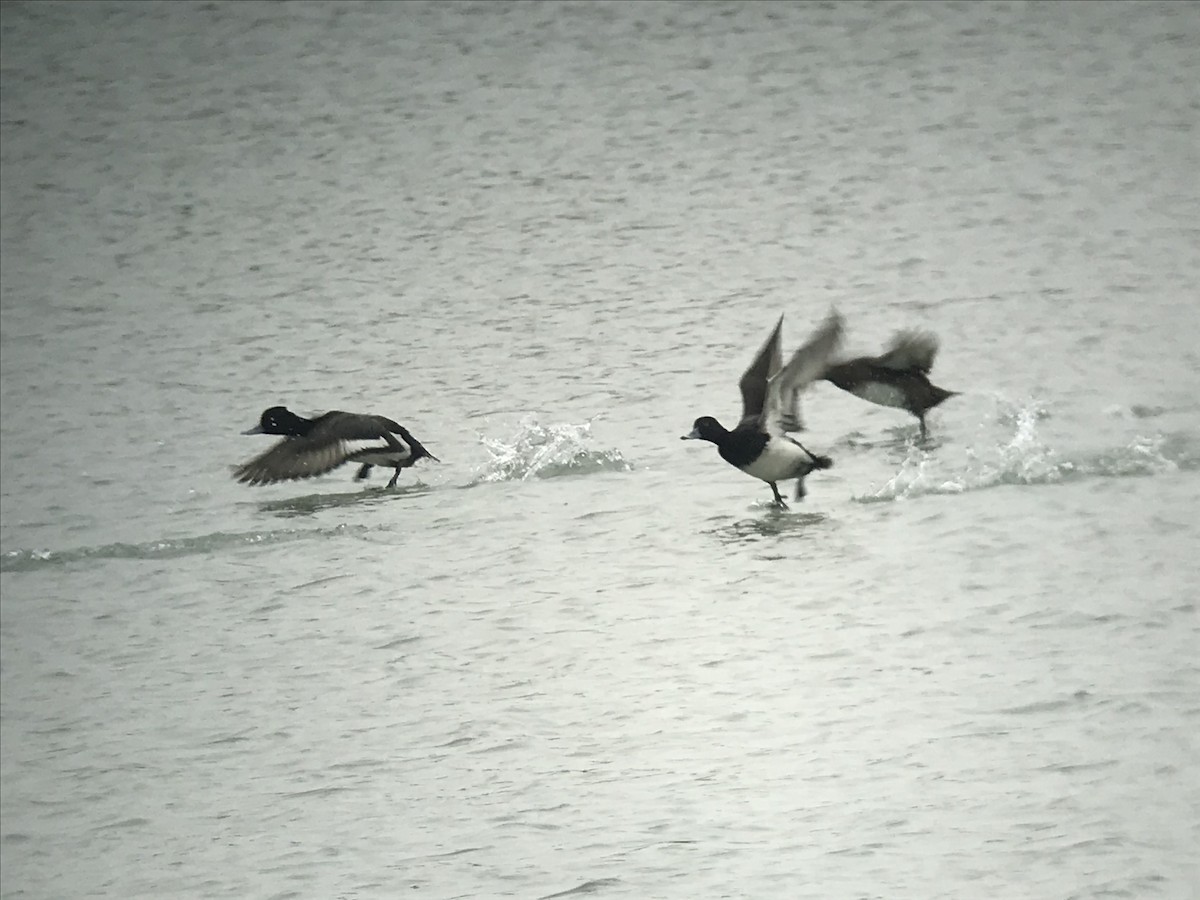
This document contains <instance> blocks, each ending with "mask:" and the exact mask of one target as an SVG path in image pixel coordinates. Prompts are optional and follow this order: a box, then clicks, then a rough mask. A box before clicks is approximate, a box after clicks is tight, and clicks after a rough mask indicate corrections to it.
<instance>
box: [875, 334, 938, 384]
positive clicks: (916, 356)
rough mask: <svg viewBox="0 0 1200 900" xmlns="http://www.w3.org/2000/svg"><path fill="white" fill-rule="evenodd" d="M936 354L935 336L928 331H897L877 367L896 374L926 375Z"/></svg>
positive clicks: (936, 343)
mask: <svg viewBox="0 0 1200 900" xmlns="http://www.w3.org/2000/svg"><path fill="white" fill-rule="evenodd" d="M937 352H938V339H937V335H935V334H933V333H932V332H929V331H918V330H916V329H909V330H907V331H899V332H897V333H896V334H895V335H894V336H893V337H892V340H891V342H890V343H889V344H888V346H887V349H886V350H885V351H884V353H883V356H880V357H879V358H878V359H876V360H875V363H876V364H877V365H880V366H883V367H884V368H885V369H894V370H896V371H897V372H913V371H916V372H920V373H921V374H923V375H928V374H929V371H930V370H931V369H932V368H933V360H934V358H935V357H936V356H937Z"/></svg>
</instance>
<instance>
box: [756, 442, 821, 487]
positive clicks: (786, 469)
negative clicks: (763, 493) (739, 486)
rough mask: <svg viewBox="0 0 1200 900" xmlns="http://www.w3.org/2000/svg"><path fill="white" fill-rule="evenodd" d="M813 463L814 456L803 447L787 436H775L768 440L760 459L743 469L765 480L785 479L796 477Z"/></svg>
mask: <svg viewBox="0 0 1200 900" xmlns="http://www.w3.org/2000/svg"><path fill="white" fill-rule="evenodd" d="M811 465H812V457H811V456H809V455H808V454H807V453H806V452H805V451H804V448H803V447H800V446H799V445H797V444H794V443H792V442H791V441H789V440H787V439H786V438H783V439H781V438H773V439H772V440H770V441H768V442H767V446H766V447H764V448H763V452H762V453H760V454H759V456H758V459H756V460H755V461H754V462H752V463H750V465H748V466H746V468H744V469H743V470H742V471H743V472H745V473H746V474H747V475H753V476H754V477H755V478H759V479H761V480H763V481H785V480H787V479H788V478H795V477H796V474H797V473H798V472H803V471H804V470H805V469H807V468H808V467H809V466H811Z"/></svg>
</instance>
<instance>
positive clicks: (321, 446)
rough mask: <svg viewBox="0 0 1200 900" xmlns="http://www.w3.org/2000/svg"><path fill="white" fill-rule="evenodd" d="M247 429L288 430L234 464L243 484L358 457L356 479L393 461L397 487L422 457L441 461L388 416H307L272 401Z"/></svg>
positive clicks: (306, 474)
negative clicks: (259, 451)
mask: <svg viewBox="0 0 1200 900" xmlns="http://www.w3.org/2000/svg"><path fill="white" fill-rule="evenodd" d="M242 434H282V435H284V438H283V440H282V441H280V442H279V443H277V444H275V445H274V446H273V447H271V449H269V450H267V451H266V452H265V453H262V454H260V455H259V456H256V457H254V459H252V460H250V461H249V462H245V463H242V465H240V466H236V467H234V470H233V477H234V478H236V479H237V480H238V481H240V482H241V483H242V484H272V483H274V482H277V481H290V480H292V479H295V478H312V477H314V476H316V475H324V474H325V473H326V472H331V471H333V470H334V469H336V468H337V467H338V466H340V465H341V464H342V463H346V462H356V463H359V464H360V465H359V469H358V472H357V474H356V475H355V476H354V479H355V480H356V481H359V480H362V479H363V478H366V477H367V476H368V475H369V474H370V472H371V467H372V466H387V467H388V468H392V469H395V470H396V472H395V474H393V475H392V480H391V481H389V482H388V483H387V486H388V487H395V486H396V479H398V478H399V477H400V470H401V469H406V468H408V467H409V466H411V465H412V464H413V463H415V462H416V461H417V460H418V459H422V458H426V457H427V458H429V459H432V460H434V461H437V462H440V460H438V458H437V457H436V456H434V455H433V454H432V453H430V452H429V451H428V450H426V449H425V448H424V447H423V446H421V442H420V441H418V440H417V439H416V438H414V437H413V436H412V435H411V434H409V433H408V429H406V428H405V427H404V426H403V425H400V424H398V423H396V422H393V421H392V420H391V419H388V418H385V417H384V416H371V415H360V414H358V413H349V412H340V411H338V410H334V411H332V412H327V413H325V414H323V415H320V416H317V417H316V418H315V419H306V418H304V417H303V416H298V415H296V414H295V413H294V412H291V411H290V410H288V409H287V408H286V407H283V406H272V407H271V408H270V409H268V410H266V411H265V412H264V413H263V414H262V417H261V418H260V419H259V422H258V424H257V425H255V426H254V427H253V428H251V429H250V430H248V431H243V432H242Z"/></svg>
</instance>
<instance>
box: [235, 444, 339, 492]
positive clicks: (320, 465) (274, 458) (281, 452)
mask: <svg viewBox="0 0 1200 900" xmlns="http://www.w3.org/2000/svg"><path fill="white" fill-rule="evenodd" d="M348 455H349V452H348V450H347V447H346V442H345V441H322V442H313V441H312V440H310V439H309V438H308V437H294V438H284V439H283V440H282V441H280V442H279V443H277V444H275V445H274V446H273V447H271V449H269V450H267V451H266V452H264V453H261V454H259V455H258V456H256V457H254V459H252V460H250V461H249V462H245V463H242V464H241V465H240V466H235V467H234V469H233V477H234V478H236V479H237V480H238V481H240V482H241V483H242V484H273V483H274V482H276V481H292V480H294V479H297V478H314V477H316V476H317V475H324V474H325V473H326V472H331V471H333V470H334V469H336V468H337V467H338V466H340V465H341V464H342V463H344V462H345V461H346V457H347V456H348Z"/></svg>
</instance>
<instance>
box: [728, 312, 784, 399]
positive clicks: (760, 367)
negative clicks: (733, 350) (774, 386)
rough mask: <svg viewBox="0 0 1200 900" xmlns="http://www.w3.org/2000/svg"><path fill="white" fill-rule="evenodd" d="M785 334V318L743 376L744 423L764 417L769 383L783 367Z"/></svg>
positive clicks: (741, 385)
mask: <svg viewBox="0 0 1200 900" xmlns="http://www.w3.org/2000/svg"><path fill="white" fill-rule="evenodd" d="M782 332H783V316H780V317H779V321H778V322H776V323H775V330H774V331H772V332H771V334H770V335H769V336H768V337H767V340H766V342H765V343H763V345H762V347H761V348H759V351H758V353H757V354H755V356H754V362H752V363H750V368H748V369H746V371H745V372H744V373H743V374H742V379H741V381H739V382H738V387H739V388H741V389H742V421H743V422H747V421H753V420H755V419H757V418H758V417H759V416H761V415H762V411H763V405H764V404H765V403H766V399H767V382H768V381H769V380H770V379H771V377H772V376H773V375H774V374H775V373H776V372H778V371H779V370H780V369H781V368H782V367H783V352H782V351H781V350H780V349H779V341H780V335H781V334H782Z"/></svg>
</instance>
